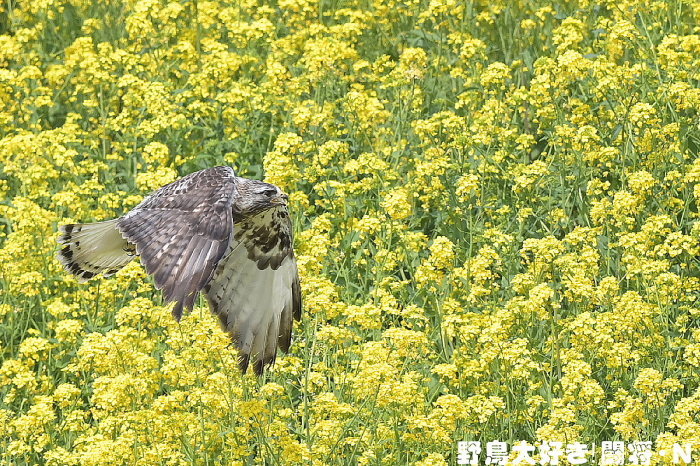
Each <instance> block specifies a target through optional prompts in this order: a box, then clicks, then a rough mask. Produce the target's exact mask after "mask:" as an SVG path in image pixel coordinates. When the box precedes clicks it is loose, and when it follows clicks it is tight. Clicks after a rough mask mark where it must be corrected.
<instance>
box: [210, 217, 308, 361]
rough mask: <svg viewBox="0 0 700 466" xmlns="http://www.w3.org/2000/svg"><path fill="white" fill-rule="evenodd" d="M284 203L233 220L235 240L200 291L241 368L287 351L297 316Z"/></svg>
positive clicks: (297, 295)
mask: <svg viewBox="0 0 700 466" xmlns="http://www.w3.org/2000/svg"><path fill="white" fill-rule="evenodd" d="M292 243H293V237H292V227H291V222H290V220H289V213H288V211H287V208H286V207H282V206H280V207H276V208H273V209H269V210H266V211H264V212H262V213H260V214H257V215H256V216H253V217H251V218H248V219H244V220H242V221H240V222H237V223H236V224H235V233H234V238H233V239H232V241H231V245H230V246H229V251H228V253H227V255H226V257H225V258H224V259H223V260H222V261H221V262H220V263H219V266H218V267H217V268H216V271H215V272H214V276H213V277H212V279H211V281H210V282H209V283H208V284H207V285H206V286H205V288H204V290H205V292H206V294H207V299H208V300H209V305H210V307H211V310H212V312H214V313H215V314H216V315H218V316H219V319H220V320H221V324H222V326H223V327H224V329H226V330H227V331H228V332H229V334H230V335H231V338H232V339H233V341H234V342H235V343H236V345H237V347H238V349H239V351H240V354H241V368H242V369H243V370H244V371H245V369H246V368H247V367H248V364H249V362H251V361H252V362H253V367H254V369H255V372H256V373H258V374H260V373H261V372H262V370H263V368H264V367H265V366H266V365H268V364H272V363H273V362H274V360H275V357H276V354H277V347H278V346H279V347H281V348H282V350H283V351H285V352H286V351H288V350H289V344H290V341H291V336H292V319H293V318H296V319H297V320H299V319H300V318H301V291H300V287H299V275H298V271H297V264H296V259H295V258H294V252H293V250H292Z"/></svg>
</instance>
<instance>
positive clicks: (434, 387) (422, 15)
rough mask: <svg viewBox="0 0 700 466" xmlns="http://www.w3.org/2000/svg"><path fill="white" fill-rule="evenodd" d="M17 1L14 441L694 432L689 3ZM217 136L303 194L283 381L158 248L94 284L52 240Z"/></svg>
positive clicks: (276, 447)
mask: <svg viewBox="0 0 700 466" xmlns="http://www.w3.org/2000/svg"><path fill="white" fill-rule="evenodd" d="M0 18H2V21H0V172H1V173H2V176H0V334H1V336H2V338H0V353H1V354H2V358H1V360H0V458H2V460H3V461H4V462H5V463H8V464H48V465H91V464H94V465H99V464H129V465H131V464H136V465H150V464H172V465H178V464H213V463H226V464H263V463H276V464H314V465H327V464H361V465H379V464H416V465H429V464H430V465H432V464H455V463H456V462H457V459H458V452H457V442H460V441H464V440H474V439H480V440H483V441H484V442H488V441H495V440H499V441H505V442H508V443H509V444H510V445H515V444H516V443H518V442H520V441H527V442H529V443H530V444H533V445H534V444H541V443H542V442H545V441H552V442H555V441H559V442H565V443H574V442H582V443H593V442H598V443H599V441H603V440H610V441H627V442H629V441H635V440H641V441H653V442H654V443H655V448H654V451H655V452H654V453H653V455H652V458H651V463H652V464H669V463H670V462H671V460H670V459H669V457H664V456H662V455H660V454H659V453H658V452H660V451H661V450H667V451H670V450H671V449H672V446H673V444H674V443H683V444H690V445H692V446H693V448H694V453H693V460H694V461H698V460H699V459H700V457H699V456H698V455H700V434H699V432H700V422H699V421H698V419H700V387H699V384H698V370H700V330H698V322H699V317H700V310H698V309H699V308H698V303H697V295H698V292H699V291H700V274H699V273H698V270H697V268H698V261H697V256H698V253H700V222H699V216H698V199H700V154H699V153H698V142H697V141H699V140H700V127H699V126H698V114H700V87H699V86H698V79H699V78H700V71H699V70H700V35H699V30H698V27H697V24H698V22H699V21H700V8H699V7H698V6H697V5H696V3H694V2H687V1H653V2H651V3H649V2H640V1H637V0H624V1H615V2H612V1H604V2H599V3H596V4H594V3H592V2H590V1H587V0H579V1H574V2H561V1H556V2H553V3H551V4H547V5H544V6H541V7H540V6H539V5H537V4H535V3H532V2H505V1H500V0H496V1H492V2H484V1H478V2H471V3H469V2H468V3H464V2H459V1H454V0H447V1H441V0H390V1H384V0H382V1H378V0H372V1H369V2H358V1H355V0H350V1H346V2H342V5H340V4H334V3H333V2H330V3H328V2H316V1H313V0H280V1H279V2H277V3H276V4H274V5H272V4H268V3H266V2H260V1H255V0H246V1H242V2H238V3H236V5H233V6H232V5H231V4H229V3H228V2H222V1H219V0H213V1H207V2H201V1H196V0H194V1H193V0H182V1H167V2H164V1H161V0H146V1H139V2H124V1H121V0H116V1H112V2H87V1H81V0H52V1H32V2H8V3H3V4H2V5H0ZM218 164H231V165H233V166H234V168H235V169H236V170H237V171H238V172H239V173H240V174H241V175H243V176H250V177H257V178H263V177H264V178H265V179H266V180H267V181H269V182H272V183H275V184H277V185H279V186H280V187H281V188H282V189H283V190H285V191H286V192H287V193H288V194H289V197H290V204H291V210H292V215H293V218H294V228H295V250H296V252H297V256H298V264H299V268H300V275H301V277H302V289H303V296H304V317H303V320H302V322H301V323H300V324H299V327H298V328H296V329H295V332H294V334H295V335H296V336H295V340H294V342H293V344H292V349H291V352H290V353H289V354H286V355H280V357H279V358H278V360H277V362H276V364H275V366H274V367H273V368H272V370H271V371H269V372H268V374H266V376H265V378H262V379H256V378H255V377H254V376H252V375H242V374H241V373H240V371H239V369H238V365H237V361H236V355H235V354H234V353H233V351H232V349H231V347H230V345H229V340H228V337H227V336H226V334H225V333H224V332H222V331H221V329H220V328H219V325H218V323H217V319H216V318H215V317H214V316H212V315H210V313H209V311H208V310H207V307H206V303H204V302H200V303H199V304H198V305H197V306H196V307H195V309H194V311H193V312H192V313H191V314H189V315H187V316H184V317H183V319H182V321H181V322H180V323H177V322H176V321H174V320H173V319H172V317H171V315H170V309H169V308H168V307H167V306H163V305H162V302H161V298H160V295H159V293H158V292H157V291H156V290H155V289H154V287H153V284H152V282H151V281H150V279H149V278H148V277H147V275H146V274H145V272H144V270H143V269H142V268H141V267H140V265H139V264H138V263H137V261H135V262H134V263H132V264H129V265H128V266H127V267H125V268H124V269H122V270H121V271H119V272H118V273H117V274H115V276H114V277H112V278H110V279H106V280H103V279H99V278H98V279H93V280H91V281H89V282H87V283H83V284H81V283H78V282H77V280H75V279H74V278H72V277H71V276H69V275H67V274H65V273H63V271H62V269H61V267H60V264H59V263H58V262H57V261H56V259H55V254H54V253H55V246H54V245H55V240H56V237H57V233H56V225H57V223H58V222H59V221H60V222H64V221H65V222H70V221H93V220H95V221H96V220H101V219H105V218H111V217H116V216H119V215H122V214H123V213H124V212H126V211H127V210H128V209H129V208H131V207H133V206H135V205H136V204H138V203H139V202H140V201H141V200H142V199H143V197H144V196H145V195H146V194H148V193H149V192H150V191H151V190H153V189H156V188H158V187H160V186H162V185H164V184H166V183H168V182H170V181H172V180H174V179H176V178H178V177H180V176H182V175H184V174H187V173H189V172H192V171H195V170H197V169H201V168H205V167H208V166H213V165H218ZM514 457H515V456H514V454H512V452H511V456H510V459H511V460H512V459H514ZM536 458H537V460H539V459H541V458H539V457H536ZM591 461H593V459H591Z"/></svg>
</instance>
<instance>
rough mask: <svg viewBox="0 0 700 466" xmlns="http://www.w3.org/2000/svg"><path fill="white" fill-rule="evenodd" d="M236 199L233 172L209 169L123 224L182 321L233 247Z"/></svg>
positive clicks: (160, 194) (157, 196) (170, 188)
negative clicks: (184, 310) (233, 205)
mask: <svg viewBox="0 0 700 466" xmlns="http://www.w3.org/2000/svg"><path fill="white" fill-rule="evenodd" d="M235 195H236V176H235V174H234V172H233V169H232V168H230V167H213V168H208V169H206V170H201V171H198V172H195V173H192V174H190V175H187V176H185V177H184V178H182V179H180V180H178V181H175V182H173V183H170V184H169V185H166V186H164V187H162V188H161V189H159V190H158V191H156V192H154V193H153V194H151V195H150V196H148V197H147V198H146V199H144V200H143V202H141V204H139V205H138V206H136V207H135V208H134V209H133V210H131V211H130V212H129V213H128V214H126V215H125V216H123V217H121V218H120V219H119V220H118V222H117V227H118V229H119V231H120V232H121V234H122V235H123V236H124V238H125V239H126V240H127V241H129V242H130V243H133V244H135V245H136V253H137V254H139V255H140V256H141V262H142V263H143V265H144V266H145V267H146V270H147V271H148V273H150V274H152V275H153V278H154V279H155V283H156V287H158V288H159V289H162V290H163V295H164V297H165V300H166V301H168V302H170V301H175V303H176V304H175V307H174V308H173V315H174V316H175V318H176V319H178V320H179V319H180V317H182V310H183V307H185V308H188V309H192V307H193V306H194V302H195V299H196V298H197V295H198V294H199V291H200V290H201V289H202V288H203V287H204V285H205V284H206V283H207V282H208V281H209V279H210V278H211V276H212V273H213V272H214V269H215V268H216V266H217V264H218V263H219V261H220V260H221V258H222V257H223V255H224V253H225V252H226V249H227V248H228V246H229V243H230V239H231V232H232V230H233V219H232V212H231V205H232V203H233V200H234V197H235Z"/></svg>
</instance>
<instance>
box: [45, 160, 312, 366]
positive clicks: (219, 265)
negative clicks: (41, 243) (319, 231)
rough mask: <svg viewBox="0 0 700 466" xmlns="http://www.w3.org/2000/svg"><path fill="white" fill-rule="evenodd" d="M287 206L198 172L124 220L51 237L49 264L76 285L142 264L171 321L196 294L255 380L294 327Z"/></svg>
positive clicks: (236, 180) (223, 171)
mask: <svg viewBox="0 0 700 466" xmlns="http://www.w3.org/2000/svg"><path fill="white" fill-rule="evenodd" d="M286 201H287V196H286V194H283V193H282V191H280V189H279V188H278V187H276V186H274V185H271V184H268V183H263V182H261V181H257V180H249V179H246V178H241V177H237V176H236V175H235V173H234V171H233V169H232V168H230V167H213V168H209V169H206V170H201V171H198V172H196V173H192V174H190V175H188V176H185V177H183V178H181V179H179V180H177V181H175V182H173V183H170V184H168V185H166V186H164V187H162V188H161V189H159V190H158V191H156V192H154V193H152V194H151V195H149V196H148V197H146V198H145V199H144V200H143V202H141V204H139V205H138V206H136V207H135V208H134V209H132V210H131V211H130V212H128V213H127V214H126V215H124V216H123V217H120V218H118V219H114V220H108V221H105V222H97V223H88V224H72V225H64V226H62V227H60V229H61V232H62V233H63V234H62V235H61V237H60V238H59V243H61V244H62V245H63V248H62V249H61V250H60V251H59V253H58V256H59V260H60V261H61V263H62V264H63V265H64V266H65V267H66V269H68V270H69V271H70V272H72V273H73V274H75V275H76V276H78V277H79V279H80V280H81V281H84V280H87V279H89V278H92V277H93V276H95V275H97V274H99V273H103V274H104V275H111V274H113V273H115V272H116V271H117V270H119V269H120V268H122V267H123V266H125V265H126V264H127V263H129V261H131V260H132V259H133V257H134V255H139V256H140V257H141V262H142V263H143V265H144V267H145V268H146V271H148V273H150V274H151V275H153V277H154V280H155V283H156V287H157V288H159V289H161V290H163V296H164V298H165V300H166V301H167V302H175V306H174V307H173V315H174V316H175V318H176V319H178V320H179V319H180V317H181V316H182V311H183V308H184V309H190V310H191V309H192V307H193V306H194V303H195V301H196V299H197V296H198V295H199V292H200V291H201V290H202V289H203V290H204V291H205V293H206V295H207V301H208V302H209V306H210V308H211V310H212V312H214V313H215V314H216V315H217V316H218V317H219V320H220V321H221V324H222V326H223V327H224V329H226V330H227V331H228V332H229V334H230V335H231V338H232V339H233V341H234V342H235V343H236V346H237V347H238V349H239V351H240V354H241V367H242V369H243V370H244V371H245V370H246V369H247V367H248V363H249V361H251V360H252V361H253V362H254V368H255V371H256V373H258V374H260V373H261V372H262V370H263V368H264V367H265V366H266V365H268V364H271V363H273V362H274V360H275V356H276V354H277V347H278V346H279V347H281V348H282V350H283V351H285V352H286V351H288V350H289V345H290V341H291V333H292V321H293V319H294V318H296V319H297V320H299V319H300V318H301V290H300V287H299V275H298V272H297V266H296V259H295V258H294V251H293V249H292V245H293V232H292V224H291V220H290V218H289V212H288V210H287V202H286Z"/></svg>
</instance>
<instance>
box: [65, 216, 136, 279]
mask: <svg viewBox="0 0 700 466" xmlns="http://www.w3.org/2000/svg"><path fill="white" fill-rule="evenodd" d="M117 220H118V219H114V220H107V221H105V222H96V223H82V224H81V223H74V224H70V225H61V226H60V227H59V231H60V232H61V236H60V237H59V238H58V242H59V243H60V244H62V245H63V247H62V248H61V250H60V251H59V252H58V260H59V261H61V264H63V266H64V267H65V268H66V269H67V270H68V271H69V272H71V273H73V274H74V275H76V276H77V277H78V279H79V280H80V281H86V280H88V279H90V278H92V277H94V276H95V275H97V274H98V273H104V274H105V276H109V275H112V274H114V273H115V272H116V271H117V270H119V269H121V268H122V267H124V266H125V265H126V264H128V263H129V262H131V260H132V259H133V258H134V254H135V252H136V251H135V249H134V247H133V245H131V244H129V242H127V241H126V240H125V239H124V238H123V237H122V235H121V233H119V230H118V229H117Z"/></svg>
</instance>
